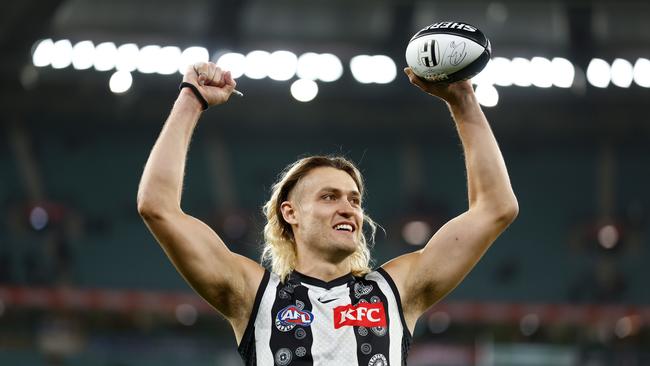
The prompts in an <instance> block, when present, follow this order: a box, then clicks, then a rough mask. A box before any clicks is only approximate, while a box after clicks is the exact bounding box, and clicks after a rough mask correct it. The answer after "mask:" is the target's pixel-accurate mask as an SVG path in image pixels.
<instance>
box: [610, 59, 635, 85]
mask: <svg viewBox="0 0 650 366" xmlns="http://www.w3.org/2000/svg"><path fill="white" fill-rule="evenodd" d="M633 79H634V67H633V66H632V63H630V61H628V60H624V59H622V58H617V59H615V60H614V62H612V84H614V85H616V86H618V87H619V88H629V87H630V85H632V80H633Z"/></svg>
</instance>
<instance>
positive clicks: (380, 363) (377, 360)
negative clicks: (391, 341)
mask: <svg viewBox="0 0 650 366" xmlns="http://www.w3.org/2000/svg"><path fill="white" fill-rule="evenodd" d="M368 366H388V360H387V359H386V356H384V355H382V354H381V353H377V354H376V355H374V356H372V357H371V358H370V361H368Z"/></svg>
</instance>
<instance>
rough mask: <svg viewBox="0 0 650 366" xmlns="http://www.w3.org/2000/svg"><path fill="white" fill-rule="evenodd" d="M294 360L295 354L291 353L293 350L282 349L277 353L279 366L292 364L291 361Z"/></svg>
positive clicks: (276, 357)
mask: <svg viewBox="0 0 650 366" xmlns="http://www.w3.org/2000/svg"><path fill="white" fill-rule="evenodd" d="M292 358H293V353H291V350H290V349H288V348H280V349H279V350H278V351H277V352H276V353H275V364H276V365H279V366H285V365H288V364H289V363H291V359H292Z"/></svg>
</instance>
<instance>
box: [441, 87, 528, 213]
mask: <svg viewBox="0 0 650 366" xmlns="http://www.w3.org/2000/svg"><path fill="white" fill-rule="evenodd" d="M448 105H449V109H450V111H451V113H452V115H453V118H454V121H455V122H456V127H457V130H458V134H459V136H460V139H461V141H462V144H463V150H464V153H465V166H466V169H467V181H468V184H467V185H468V197H469V206H470V208H472V207H477V206H481V207H484V208H488V209H490V210H494V211H495V212H496V213H502V212H503V213H507V214H509V213H510V212H512V211H516V210H517V200H516V198H515V195H514V192H513V190H512V186H511V184H510V178H509V177H508V171H507V169H506V164H505V162H504V160H503V156H502V155H501V151H500V150H499V146H498V144H497V141H496V139H495V137H494V134H493V133H492V130H491V129H490V125H489V123H488V121H487V119H486V118H485V115H484V114H483V112H482V110H481V108H480V106H479V104H478V102H477V101H476V96H475V95H474V93H466V94H464V95H462V97H460V98H459V99H458V100H456V101H455V102H454V103H448Z"/></svg>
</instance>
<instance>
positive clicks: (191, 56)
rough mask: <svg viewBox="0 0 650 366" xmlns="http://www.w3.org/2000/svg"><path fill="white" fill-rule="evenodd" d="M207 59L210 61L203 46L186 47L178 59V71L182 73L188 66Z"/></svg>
mask: <svg viewBox="0 0 650 366" xmlns="http://www.w3.org/2000/svg"><path fill="white" fill-rule="evenodd" d="M208 61H210V54H209V53H208V50H207V49H206V48H205V47H196V46H192V47H188V48H186V49H184V50H183V52H182V53H181V57H180V60H179V61H178V72H179V73H180V74H181V75H184V74H185V71H187V68H188V67H189V66H191V65H193V64H195V63H197V62H208Z"/></svg>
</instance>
